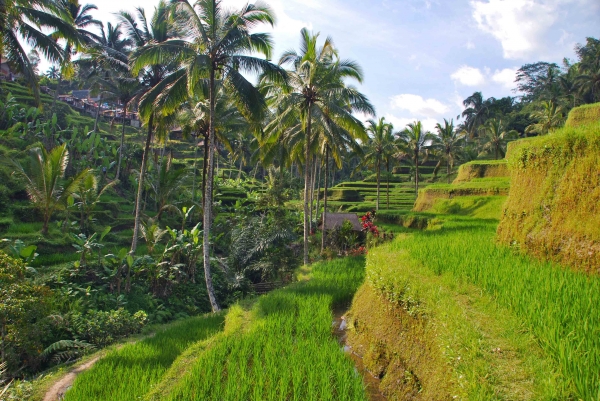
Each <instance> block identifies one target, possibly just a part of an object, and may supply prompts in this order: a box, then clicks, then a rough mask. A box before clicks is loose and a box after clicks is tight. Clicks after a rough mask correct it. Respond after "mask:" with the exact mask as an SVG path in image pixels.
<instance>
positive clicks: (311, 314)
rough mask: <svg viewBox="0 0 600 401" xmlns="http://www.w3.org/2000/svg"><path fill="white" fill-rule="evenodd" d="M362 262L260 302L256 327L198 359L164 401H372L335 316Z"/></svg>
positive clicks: (342, 264)
mask: <svg viewBox="0 0 600 401" xmlns="http://www.w3.org/2000/svg"><path fill="white" fill-rule="evenodd" d="M363 263H364V262H363V259H362V258H356V259H344V260H337V261H332V262H327V263H321V264H317V265H315V266H314V267H313V268H312V273H311V276H312V277H311V279H310V280H309V281H305V282H300V283H297V284H294V285H290V286H289V287H287V288H284V289H280V290H277V291H274V292H272V293H270V294H268V295H266V296H263V297H261V298H259V299H258V301H257V302H256V303H255V304H254V306H253V307H252V309H251V311H250V315H251V316H252V321H251V322H250V324H249V326H248V327H247V328H246V329H245V330H242V331H238V332H236V333H234V334H232V335H229V336H224V337H223V338H222V339H221V341H218V342H217V343H216V344H214V345H213V346H212V347H210V348H208V349H207V350H206V351H205V352H203V353H202V354H201V355H199V357H198V359H197V360H196V361H195V362H194V363H193V365H192V366H191V367H190V368H189V370H188V372H187V373H186V374H185V375H184V376H183V377H182V378H181V380H180V381H179V382H178V383H177V385H176V386H174V388H173V389H172V391H170V393H169V394H168V395H164V396H163V398H161V399H164V400H186V401H192V400H203V401H204V400H219V401H222V400H353V401H354V400H357V401H359V400H366V396H365V392H364V386H363V382H362V378H361V377H360V375H358V374H357V373H356V372H355V369H354V364H353V362H352V361H351V360H350V359H349V358H348V357H346V356H345V355H344V353H343V352H341V349H340V345H339V343H338V342H337V341H336V340H335V339H334V338H333V336H332V333H331V322H332V319H333V317H332V312H331V311H332V308H336V307H340V306H343V305H347V304H348V303H349V302H350V300H351V298H352V295H353V294H354V292H355V291H356V288H357V287H358V285H360V283H361V282H362V279H363V276H364V267H363V266H364V265H363Z"/></svg>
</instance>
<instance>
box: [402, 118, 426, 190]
mask: <svg viewBox="0 0 600 401" xmlns="http://www.w3.org/2000/svg"><path fill="white" fill-rule="evenodd" d="M396 135H397V136H398V141H397V144H398V148H399V149H401V153H404V154H406V155H407V156H408V157H410V159H411V160H412V162H413V163H414V166H415V194H417V195H418V194H419V160H420V157H421V153H422V152H423V150H425V149H426V148H427V147H428V146H429V145H430V144H431V142H432V141H433V139H434V135H433V134H432V133H431V132H429V131H425V129H424V128H423V124H422V123H421V121H415V122H414V123H410V124H408V125H407V127H406V129H404V130H403V131H401V132H399V133H397V134H396Z"/></svg>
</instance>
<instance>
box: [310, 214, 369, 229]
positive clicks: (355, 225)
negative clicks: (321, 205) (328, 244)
mask: <svg viewBox="0 0 600 401" xmlns="http://www.w3.org/2000/svg"><path fill="white" fill-rule="evenodd" d="M325 214H326V219H325V220H326V221H325V224H326V225H327V227H325V229H326V230H327V231H329V230H335V229H336V228H338V227H341V226H342V225H343V224H344V222H345V221H346V220H348V221H349V222H350V223H351V224H352V230H354V231H362V229H363V228H362V224H360V221H359V220H358V216H357V215H356V214H354V213H325ZM319 228H320V229H321V230H322V229H323V224H322V223H321V226H320V227H319Z"/></svg>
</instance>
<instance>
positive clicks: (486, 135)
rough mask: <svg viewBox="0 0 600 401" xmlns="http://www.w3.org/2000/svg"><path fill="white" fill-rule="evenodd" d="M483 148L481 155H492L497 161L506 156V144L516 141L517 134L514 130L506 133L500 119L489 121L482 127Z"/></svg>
mask: <svg viewBox="0 0 600 401" xmlns="http://www.w3.org/2000/svg"><path fill="white" fill-rule="evenodd" d="M481 131H482V132H483V146H482V153H484V154H485V153H488V154H489V153H494V158H495V159H496V160H498V159H499V158H500V157H502V158H504V156H505V155H506V144H507V143H508V142H510V141H511V140H514V139H517V138H518V137H519V133H518V132H517V131H515V130H510V131H508V130H507V129H506V126H505V125H504V123H503V122H502V120H500V119H495V118H494V119H492V120H489V121H488V122H487V123H486V124H485V125H484V126H483V127H481Z"/></svg>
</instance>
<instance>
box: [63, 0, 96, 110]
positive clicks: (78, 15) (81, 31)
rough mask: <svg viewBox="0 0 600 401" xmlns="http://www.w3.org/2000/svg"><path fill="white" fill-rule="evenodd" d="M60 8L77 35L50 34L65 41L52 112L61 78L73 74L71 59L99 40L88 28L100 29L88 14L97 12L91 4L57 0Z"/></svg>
mask: <svg viewBox="0 0 600 401" xmlns="http://www.w3.org/2000/svg"><path fill="white" fill-rule="evenodd" d="M58 3H59V4H60V8H61V9H64V10H65V11H66V13H67V14H68V15H69V17H70V19H71V20H72V21H73V26H74V28H75V32H76V33H77V37H76V38H74V39H71V38H70V37H69V35H68V34H67V35H65V34H64V33H63V32H62V31H61V30H57V31H55V32H54V33H53V34H52V37H53V38H54V39H57V40H58V39H62V40H64V41H65V45H64V48H63V53H64V57H63V60H62V62H61V63H60V74H59V77H58V83H57V85H56V90H55V92H54V101H53V102H52V110H53V111H54V107H55V105H56V100H57V99H58V95H59V94H60V84H61V81H62V78H63V77H67V78H70V77H71V76H73V74H74V70H73V65H72V63H71V59H72V57H73V56H74V55H75V54H76V53H77V52H78V51H79V50H82V49H83V48H84V47H87V46H91V45H92V44H94V43H95V42H97V41H98V40H99V37H98V36H97V35H96V34H95V33H93V32H90V31H89V30H88V29H89V28H90V27H96V28H100V29H102V26H103V25H102V22H100V21H99V20H96V19H94V18H93V17H92V16H91V15H90V12H91V11H92V10H97V9H98V7H96V6H95V5H93V4H86V5H81V4H79V1H78V0H59V1H58Z"/></svg>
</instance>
